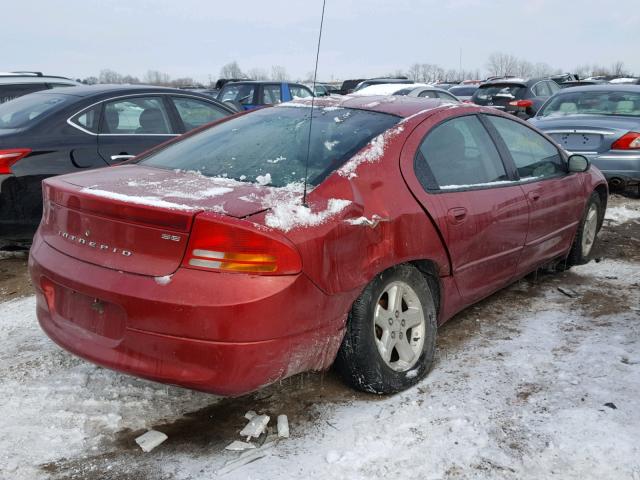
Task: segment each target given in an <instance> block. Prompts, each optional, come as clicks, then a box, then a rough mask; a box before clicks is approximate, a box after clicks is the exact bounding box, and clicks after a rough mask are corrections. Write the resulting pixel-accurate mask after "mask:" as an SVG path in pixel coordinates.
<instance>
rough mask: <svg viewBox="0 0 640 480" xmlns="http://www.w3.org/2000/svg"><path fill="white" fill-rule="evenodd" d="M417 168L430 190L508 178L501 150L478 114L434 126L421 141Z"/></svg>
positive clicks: (469, 186)
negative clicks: (497, 147)
mask: <svg viewBox="0 0 640 480" xmlns="http://www.w3.org/2000/svg"><path fill="white" fill-rule="evenodd" d="M415 171H416V176H417V177H418V180H420V183H421V184H422V185H423V186H424V187H425V188H426V189H428V190H434V189H441V190H449V189H457V188H473V187H488V186H491V184H492V183H494V182H501V181H505V180H508V177H507V172H506V170H505V168H504V165H503V163H502V160H501V159H500V155H499V153H498V150H497V149H496V147H495V145H494V143H493V141H492V140H491V137H490V136H489V134H488V133H487V131H486V129H485V128H484V127H483V126H482V123H480V120H478V118H477V117H476V116H475V115H471V116H465V117H458V118H454V119H452V120H448V121H446V122H444V123H442V124H440V125H438V126H437V127H435V128H434V129H433V130H431V131H430V132H429V133H428V134H427V136H426V137H425V139H424V140H423V142H422V144H421V145H420V149H419V155H418V156H417V157H416V165H415Z"/></svg>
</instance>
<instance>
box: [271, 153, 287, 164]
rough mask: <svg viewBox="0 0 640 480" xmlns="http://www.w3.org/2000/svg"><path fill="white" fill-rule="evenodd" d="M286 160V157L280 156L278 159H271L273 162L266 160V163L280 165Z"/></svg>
mask: <svg viewBox="0 0 640 480" xmlns="http://www.w3.org/2000/svg"><path fill="white" fill-rule="evenodd" d="M286 159H287V157H283V156H282V155H280V156H279V157H277V158H275V159H273V160H267V163H280V162H283V161H285V160H286Z"/></svg>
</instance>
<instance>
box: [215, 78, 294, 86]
mask: <svg viewBox="0 0 640 480" xmlns="http://www.w3.org/2000/svg"><path fill="white" fill-rule="evenodd" d="M274 83H277V84H280V83H290V84H292V85H302V84H301V83H298V82H290V81H288V80H283V81H280V80H240V81H239V82H227V83H225V84H224V87H226V86H227V85H244V84H251V85H267V84H270V85H271V84H274ZM224 87H222V88H224Z"/></svg>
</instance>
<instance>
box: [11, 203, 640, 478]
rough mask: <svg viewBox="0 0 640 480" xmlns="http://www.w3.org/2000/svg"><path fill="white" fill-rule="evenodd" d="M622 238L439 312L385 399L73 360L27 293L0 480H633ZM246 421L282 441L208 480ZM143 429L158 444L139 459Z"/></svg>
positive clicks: (15, 305) (18, 319) (624, 229)
mask: <svg viewBox="0 0 640 480" xmlns="http://www.w3.org/2000/svg"><path fill="white" fill-rule="evenodd" d="M608 216H610V215H608ZM631 227H632V228H634V229H635V230H629V228H631ZM607 229H617V230H615V232H616V234H615V235H616V236H614V235H612V234H611V233H608V234H607V233H606V230H607ZM637 230H638V228H637V225H636V224H635V223H633V220H631V221H629V222H627V223H626V224H624V225H622V226H615V225H614V226H608V225H607V224H605V235H604V236H603V242H602V243H601V245H602V247H603V248H604V249H606V252H608V254H604V255H603V256H604V259H603V260H601V261H599V262H597V263H596V262H591V263H589V264H588V265H584V266H580V267H575V268H573V269H571V270H570V271H568V272H564V273H558V274H553V275H550V274H545V275H542V274H541V275H539V276H537V277H534V278H529V279H526V280H523V281H520V282H518V283H517V284H515V285H513V286H511V287H509V288H507V289H505V290H503V291H501V292H499V293H497V294H495V295H493V296H492V297H490V298H488V299H487V300H485V301H483V302H481V303H480V304H478V305H476V306H473V307H471V308H469V309H467V310H466V311H465V312H462V313H461V314H459V315H457V316H456V317H455V318H454V319H452V320H451V321H450V322H449V323H447V324H446V325H445V326H443V327H442V328H441V329H440V331H439V339H438V352H437V358H436V362H435V365H434V368H433V370H432V371H431V373H430V374H429V375H428V376H427V377H426V378H425V379H423V380H422V381H421V382H420V383H419V384H418V385H417V386H416V387H414V388H411V389H409V390H407V391H405V392H402V393H399V394H397V395H392V396H387V397H378V396H372V395H366V394H359V393H355V392H352V391H351V390H349V389H348V388H347V387H344V386H342V384H341V383H340V382H339V381H338V380H337V379H336V378H335V376H334V375H333V374H332V373H328V374H325V375H319V374H307V375H301V376H297V377H293V378H292V379H289V380H286V381H284V382H282V383H280V384H276V385H273V386H271V387H268V388H266V389H265V390H263V391H261V392H258V393H257V394H254V395H249V396H246V397H242V398H239V399H225V400H219V399H217V398H216V397H212V396H210V395H206V394H201V393H196V392H191V391H188V390H183V389H179V388H174V387H167V386H163V385H159V384H155V383H151V382H146V381H143V380H137V379H135V378H132V377H128V376H124V375H121V374H118V373H115V372H110V371H108V370H105V369H102V368H99V367H96V366H93V365H91V364H88V363H86V362H84V361H83V360H80V359H77V358H75V357H73V356H72V355H70V354H68V353H66V352H64V351H62V350H61V349H59V348H58V347H57V346H56V345H55V344H53V343H52V342H51V341H50V340H49V339H48V338H47V337H46V336H45V335H44V333H42V331H41V330H40V329H39V327H38V325H37V321H36V319H35V313H34V299H33V297H26V298H21V299H17V300H11V301H8V302H4V303H0V432H2V434H1V435H0V478H2V479H4V478H11V479H12V480H13V479H17V480H22V479H37V478H53V479H62V478H77V479H100V480H105V479H122V478H132V479H133V478H135V479H164V478H166V479H185V480H186V479H189V480H195V479H202V478H225V479H227V478H228V479H273V478H287V479H289V478H293V479H308V478H314V479H315V478H317V479H332V480H339V479H367V480H369V479H371V478H390V479H394V478H420V479H434V480H435V479H478V478H479V479H496V478H497V479H514V480H515V479H518V480H519V479H539V478H561V479H574V478H575V479H585V478H593V479H604V478H607V479H609V478H610V479H630V480H638V479H640V444H639V443H638V438H640V422H639V421H638V419H637V412H638V411H639V410H640V288H639V287H640V262H639V261H638V259H639V257H638V251H637V247H638V245H637V234H636V233H634V232H637ZM621 239H622V240H621ZM623 250H624V251H623ZM621 252H622V253H621ZM558 287H566V288H567V289H570V290H571V291H573V292H575V296H574V297H573V298H571V297H568V296H566V295H564V294H563V293H561V292H560V291H559V290H558ZM249 409H253V410H256V411H257V412H258V413H260V414H267V415H270V416H271V417H272V419H275V418H276V417H277V415H279V414H287V415H289V419H290V429H291V438H289V439H285V440H282V441H281V442H280V443H279V444H277V445H276V446H274V447H273V448H271V449H269V450H268V451H267V453H268V455H267V456H266V457H264V458H261V459H258V460H256V461H255V462H253V463H250V464H248V465H244V466H242V467H240V468H238V469H237V470H234V471H231V472H230V473H228V474H226V475H224V476H219V475H217V474H216V472H217V471H219V470H220V468H221V467H222V466H223V465H224V464H225V463H226V462H227V461H229V460H232V459H235V458H237V457H238V455H240V454H239V453H237V452H229V451H225V450H224V447H225V446H226V445H228V444H229V443H231V442H232V441H234V440H241V438H240V437H239V436H238V432H239V431H240V429H241V428H242V427H243V426H244V425H245V424H246V420H244V418H242V416H243V415H244V412H246V411H247V410H249ZM272 423H274V422H272ZM272 426H273V425H272ZM147 428H154V429H156V430H158V431H161V432H163V433H166V434H167V435H168V436H169V438H168V440H167V441H166V442H164V443H163V444H162V445H160V446H159V447H157V448H156V449H155V450H153V451H152V452H150V453H143V452H142V451H141V450H140V449H139V448H138V447H137V445H135V442H134V438H135V437H136V436H137V435H139V434H140V433H141V432H142V431H144V429H147Z"/></svg>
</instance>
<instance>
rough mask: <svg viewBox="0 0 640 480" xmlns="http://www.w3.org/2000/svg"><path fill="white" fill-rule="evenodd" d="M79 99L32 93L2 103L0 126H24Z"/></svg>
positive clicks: (60, 95)
mask: <svg viewBox="0 0 640 480" xmlns="http://www.w3.org/2000/svg"><path fill="white" fill-rule="evenodd" d="M74 100H77V98H76V97H73V96H71V95H64V94H55V93H32V94H30V95H24V96H22V97H19V98H16V99H14V100H11V101H10V102H7V103H3V104H2V105H0V128H22V127H26V126H28V125H31V124H33V123H35V122H36V121H39V120H40V119H42V118H44V117H46V116H47V114H48V113H50V112H53V111H56V110H57V109H58V108H61V107H63V106H66V105H68V104H69V103H71V102H73V101H74Z"/></svg>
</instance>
